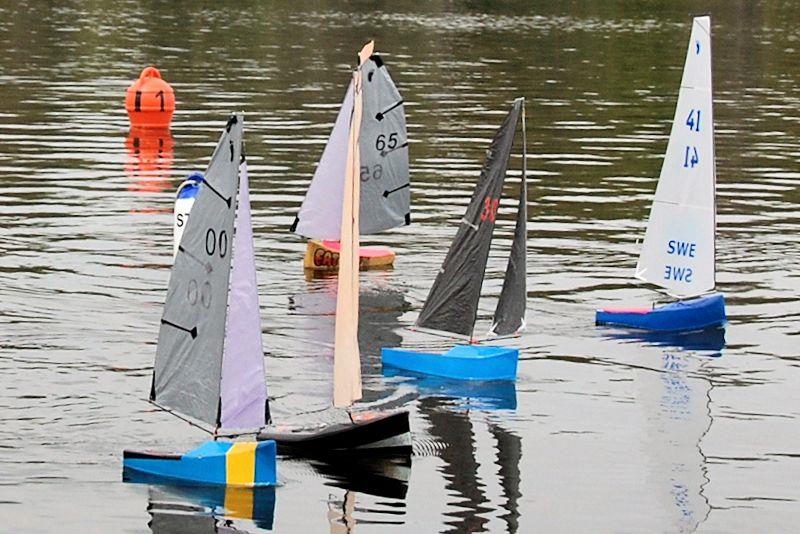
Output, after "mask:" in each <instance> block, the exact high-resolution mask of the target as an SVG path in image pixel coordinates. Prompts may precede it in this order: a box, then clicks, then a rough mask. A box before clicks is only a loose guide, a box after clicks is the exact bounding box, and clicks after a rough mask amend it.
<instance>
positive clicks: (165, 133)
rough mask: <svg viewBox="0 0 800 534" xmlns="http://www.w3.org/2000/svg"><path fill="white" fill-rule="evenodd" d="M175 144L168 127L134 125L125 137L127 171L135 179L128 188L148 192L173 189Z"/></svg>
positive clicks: (131, 178)
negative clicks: (140, 126)
mask: <svg viewBox="0 0 800 534" xmlns="http://www.w3.org/2000/svg"><path fill="white" fill-rule="evenodd" d="M173 147H174V142H173V141H172V134H170V132H169V130H168V129H158V128H131V130H130V132H128V137H126V138H125V148H126V158H125V174H126V175H127V176H128V178H129V179H130V181H131V183H130V184H129V185H128V189H130V190H131V191H142V192H147V193H160V192H162V191H166V190H167V189H169V188H170V187H171V183H170V180H169V177H170V171H171V170H172V162H173Z"/></svg>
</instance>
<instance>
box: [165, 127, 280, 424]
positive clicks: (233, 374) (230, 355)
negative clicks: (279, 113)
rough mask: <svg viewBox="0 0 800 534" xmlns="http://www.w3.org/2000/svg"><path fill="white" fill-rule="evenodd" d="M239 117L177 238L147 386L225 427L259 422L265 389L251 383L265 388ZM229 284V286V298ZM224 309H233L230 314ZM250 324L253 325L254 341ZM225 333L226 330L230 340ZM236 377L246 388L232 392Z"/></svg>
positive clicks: (167, 403) (220, 146) (224, 137)
mask: <svg viewBox="0 0 800 534" xmlns="http://www.w3.org/2000/svg"><path fill="white" fill-rule="evenodd" d="M242 123H243V118H242V116H241V115H233V116H232V117H231V119H230V120H229V121H228V124H227V126H226V128H225V131H224V132H223V134H222V136H221V138H220V140H219V143H218V144H217V147H216V149H215V150H214V154H213V155H212V157H211V161H210V162H209V164H208V168H207V169H206V172H205V180H204V182H203V183H202V185H201V186H200V190H199V192H198V194H197V199H196V200H195V203H194V206H192V213H191V217H190V218H189V221H188V223H187V225H186V229H185V231H184V234H183V236H182V238H181V242H180V246H179V248H178V255H177V256H176V257H175V263H174V264H173V266H172V272H171V275H170V280H169V287H168V290H167V299H166V302H165V304H164V314H163V316H162V318H161V328H160V330H159V335H158V347H157V349H156V361H155V366H154V370H153V384H152V390H151V392H150V400H151V401H153V402H155V403H157V404H158V405H159V406H162V407H165V408H169V409H174V410H176V411H177V412H180V413H183V414H185V415H188V416H190V417H193V418H195V419H198V420H200V421H203V422H205V423H208V424H210V425H214V426H215V427H219V426H220V424H221V423H223V424H225V425H230V426H228V427H229V428H231V427H235V428H241V427H242V426H248V427H249V426H251V425H252V426H261V425H263V424H264V422H263V421H264V410H265V403H266V390H265V389H259V388H257V387H253V386H252V384H250V382H251V381H253V382H254V381H255V378H257V379H258V380H260V381H261V383H262V387H263V382H264V372H263V369H264V368H263V352H262V351H261V337H260V324H258V322H257V321H258V319H257V318H254V317H253V315H252V314H253V310H254V309H255V313H258V300H257V299H258V297H257V294H256V295H253V294H252V291H253V289H255V285H254V284H255V268H254V266H252V265H250V266H248V265H246V263H248V262H250V263H252V261H253V257H252V230H251V228H250V217H249V212H250V210H249V197H248V193H247V174H246V167H245V166H244V163H243V162H242V131H243V124H242ZM240 162H242V166H243V168H242V170H243V171H244V172H243V174H242V176H241V177H240V176H239V172H238V171H239V165H240ZM240 180H241V183H242V191H243V193H242V194H239V192H240V190H239V182H240ZM237 203H238V204H239V207H240V212H239V217H240V219H239V220H238V221H237V220H236V219H237V217H236V212H237ZM235 221H236V231H237V232H236V234H235V233H234V224H235ZM248 248H249V250H248ZM234 256H235V258H234V271H235V272H234V274H233V276H231V258H232V257H234ZM229 284H231V285H232V287H233V289H234V293H233V295H232V296H231V300H230V301H229V296H230V295H229ZM242 292H247V293H249V294H248V295H244V294H242ZM253 299H255V308H253V302H254V301H253ZM229 309H233V310H234V311H233V313H232V314H231V317H230V321H229V320H228V313H229ZM228 322H230V323H232V324H230V325H228ZM226 325H227V327H226ZM254 328H258V339H257V347H256V339H255V332H254V330H253V329H254ZM226 334H230V335H231V338H230V340H229V341H228V340H226V337H227V336H226ZM234 336H241V337H240V338H234ZM255 351H257V352H258V358H259V359H260V365H259V366H258V368H257V369H254V368H252V367H250V366H251V365H252V364H255V363H256V357H255V354H254V352H255ZM223 354H224V356H223ZM239 358H245V359H246V360H247V364H245V365H247V366H248V369H247V371H246V373H250V374H253V375H256V376H255V377H248V378H242V377H241V375H242V374H243V373H244V372H243V371H242V368H241V367H240V365H239V363H243V362H238V363H237V362H236V361H235V360H238V359H239ZM223 360H228V361H226V362H224V363H223ZM223 375H224V378H223ZM240 379H241V380H243V382H242V383H243V384H244V387H243V389H241V390H238V391H237V388H238V387H239V383H238V380H240ZM251 379H252V380H251ZM234 383H236V385H235V386H234ZM246 396H247V397H250V398H248V399H245V397H246ZM254 399H255V400H254ZM228 403H230V404H231V405H230V406H227V404H228ZM251 405H260V406H258V407H259V410H258V411H260V418H259V417H258V416H256V415H253V414H254V413H255V411H256V410H255V408H251ZM223 414H224V415H223ZM221 419H223V420H222V421H221ZM240 425H241V426H240Z"/></svg>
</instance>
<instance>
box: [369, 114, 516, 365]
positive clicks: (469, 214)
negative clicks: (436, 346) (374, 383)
mask: <svg viewBox="0 0 800 534" xmlns="http://www.w3.org/2000/svg"><path fill="white" fill-rule="evenodd" d="M518 122H521V123H522V139H523V142H522V144H523V149H522V162H523V163H522V179H521V186H520V196H519V208H518V210H517V221H516V227H515V229H514V241H513V244H512V246H511V255H510V257H509V260H508V266H507V267H506V272H505V278H504V281H503V289H502V291H501V293H500V299H499V301H498V303H497V308H496V310H495V314H494V320H493V324H492V328H491V331H490V334H493V335H496V336H512V335H516V334H517V333H518V332H519V331H520V330H521V329H522V328H524V326H525V304H526V300H527V290H526V279H525V278H526V238H527V235H526V234H527V230H526V223H527V204H526V203H527V199H526V197H527V186H526V166H525V165H526V164H525V157H526V153H525V100H524V99H523V98H518V99H517V100H515V101H514V105H513V106H512V107H511V111H510V112H509V113H508V115H507V116H506V118H505V120H504V121H503V124H502V125H501V126H500V129H499V130H498V131H497V133H496V134H495V136H494V139H493V140H492V145H491V147H490V148H489V150H488V153H487V156H486V160H485V161H484V164H483V170H482V171H481V176H480V179H479V180H478V183H477V185H476V187H475V191H474V193H473V194H472V199H471V200H470V204H469V206H468V207H467V211H466V213H465V214H464V217H463V218H462V219H461V222H460V224H459V228H458V232H457V233H456V236H455V238H454V239H453V242H452V244H451V245H450V250H449V251H448V253H447V256H446V257H445V260H444V263H443V264H442V268H441V269H440V270H439V274H438V276H437V277H436V281H435V282H434V283H433V287H432V288H431V291H430V293H429V294H428V298H427V300H426V301H425V305H424V306H423V308H422V311H421V312H420V314H419V318H418V319H417V323H416V326H415V328H417V329H419V330H423V331H425V330H431V331H437V332H446V333H448V334H451V335H454V336H456V337H464V338H466V339H467V340H469V342H470V345H459V346H456V347H454V348H452V349H451V350H450V351H449V352H447V353H445V354H431V353H421V352H415V351H410V350H404V349H388V348H384V349H382V351H381V356H382V359H383V364H384V365H389V366H392V367H398V368H401V369H406V370H409V371H416V372H420V373H425V374H433V375H438V376H445V377H450V378H459V379H468V380H469V379H471V380H514V379H516V376H517V360H518V358H519V351H518V350H517V349H510V348H505V347H492V346H475V345H473V343H475V342H476V341H477V340H476V339H475V338H473V336H472V334H473V330H474V327H475V322H476V320H477V315H478V301H479V300H480V297H481V286H482V285H483V278H484V274H485V271H486V262H487V260H488V258H489V248H490V246H491V242H492V235H493V233H494V226H495V219H496V217H497V209H498V207H499V205H500V197H501V194H502V191H503V182H504V181H505V177H506V171H507V169H508V160H509V158H510V156H511V149H512V147H513V143H514V137H515V135H516V131H517V123H518Z"/></svg>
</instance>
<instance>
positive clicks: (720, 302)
mask: <svg viewBox="0 0 800 534" xmlns="http://www.w3.org/2000/svg"><path fill="white" fill-rule="evenodd" d="M726 320H727V319H726V316H725V298H724V297H723V296H722V295H720V294H714V295H709V296H707V297H700V298H695V299H688V300H679V301H677V302H671V303H669V304H665V305H663V306H658V307H653V308H605V309H599V310H597V313H596V316H595V321H596V323H597V324H598V325H614V326H626V327H628V328H641V329H643V330H653V331H656V332H680V331H689V330H705V329H707V328H714V327H718V326H722V325H724V324H725V322H726Z"/></svg>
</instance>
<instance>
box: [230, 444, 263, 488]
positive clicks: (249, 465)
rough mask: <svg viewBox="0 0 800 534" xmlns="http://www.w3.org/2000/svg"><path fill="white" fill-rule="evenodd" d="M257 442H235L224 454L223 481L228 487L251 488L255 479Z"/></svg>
mask: <svg viewBox="0 0 800 534" xmlns="http://www.w3.org/2000/svg"><path fill="white" fill-rule="evenodd" d="M257 446H258V442H257V441H237V442H236V443H234V444H233V446H232V447H231V448H230V449H228V452H227V454H225V479H226V482H227V483H228V485H233V486H252V485H253V483H254V482H255V478H256V447H257Z"/></svg>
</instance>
